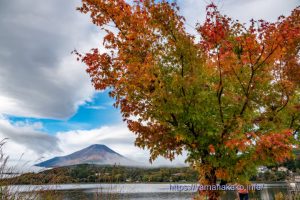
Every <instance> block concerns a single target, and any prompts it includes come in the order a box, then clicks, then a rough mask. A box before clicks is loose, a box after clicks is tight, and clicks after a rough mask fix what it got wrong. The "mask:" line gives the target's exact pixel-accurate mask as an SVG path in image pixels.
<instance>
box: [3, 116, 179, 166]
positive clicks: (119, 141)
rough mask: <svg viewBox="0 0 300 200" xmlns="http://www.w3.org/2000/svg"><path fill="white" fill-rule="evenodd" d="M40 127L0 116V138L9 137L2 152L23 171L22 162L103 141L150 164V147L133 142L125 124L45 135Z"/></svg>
mask: <svg viewBox="0 0 300 200" xmlns="http://www.w3.org/2000/svg"><path fill="white" fill-rule="evenodd" d="M41 128H42V125H41V124H40V123H33V124H29V123H26V122H24V123H23V122H22V123H13V122H11V121H9V120H8V119H6V118H4V117H1V118H0V138H8V140H7V142H6V144H5V146H4V153H5V154H6V155H9V156H10V163H11V164H10V165H13V166H14V165H18V167H17V168H20V166H22V167H21V170H22V171H24V169H22V168H24V166H26V167H27V168H26V170H31V169H32V168H31V166H32V165H33V164H35V163H37V162H40V161H42V160H47V159H50V158H52V157H55V156H63V155H68V154H70V153H73V152H75V151H78V150H81V149H83V148H85V147H88V146H90V145H92V144H105V145H106V146H108V147H109V148H111V149H113V150H114V151H116V152H118V153H120V154H121V155H123V156H125V157H127V158H129V159H132V160H134V161H136V162H138V163H141V164H144V165H148V166H150V163H149V151H147V150H142V149H140V148H138V147H135V146H134V140H135V135H134V134H133V133H131V132H130V131H129V130H128V129H127V127H126V126H125V125H114V126H103V127H100V128H97V129H92V130H74V131H67V132H58V133H57V134H55V135H48V134H46V133H44V132H42V131H41ZM16 150H17V151H16ZM184 158H185V156H179V157H178V158H177V159H175V161H173V162H170V161H168V160H166V159H164V158H158V159H157V160H156V161H155V162H154V163H153V165H152V166H160V165H173V166H174V165H184ZM24 163H27V164H26V165H24ZM33 169H35V168H33Z"/></svg>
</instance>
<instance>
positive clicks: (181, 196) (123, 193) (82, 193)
mask: <svg viewBox="0 0 300 200" xmlns="http://www.w3.org/2000/svg"><path fill="white" fill-rule="evenodd" d="M261 186H262V185H261ZM188 187H190V188H188ZM197 187H198V185H196V184H188V183H184V184H183V183H180V184H179V183H178V184H177V183H170V184H169V183H163V184H160V183H157V184H148V183H136V184H135V183H134V184H130V183H128V184H60V185H39V186H37V185H18V186H10V188H9V189H10V190H11V191H13V192H16V191H17V192H20V193H23V194H26V192H29V191H39V190H41V191H45V190H53V191H57V193H59V194H60V195H61V196H62V197H63V198H62V199H64V200H78V199H120V200H125V199H126V200H127V199H130V200H131V199H132V200H177V199H178V200H188V199H189V200H190V199H192V197H193V195H194V194H195V192H196V191H197ZM176 188H177V190H176ZM278 192H282V193H283V194H287V186H286V184H285V183H284V182H279V183H271V184H263V188H262V190H260V191H259V190H256V191H255V192H254V193H252V194H250V197H252V198H255V199H257V200H258V199H261V200H274V195H275V194H276V193H278ZM224 193H225V194H224V196H223V198H222V199H223V200H233V199H235V198H236V195H235V191H226V192H224Z"/></svg>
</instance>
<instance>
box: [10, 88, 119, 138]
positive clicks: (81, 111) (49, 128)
mask: <svg viewBox="0 0 300 200" xmlns="http://www.w3.org/2000/svg"><path fill="white" fill-rule="evenodd" d="M113 103H114V101H113V99H112V98H110V97H109V95H108V91H103V92H97V93H95V94H94V95H93V97H92V100H91V101H88V102H86V103H85V104H83V105H80V106H79V107H78V108H77V111H76V113H74V115H73V116H71V117H69V118H67V119H62V120H61V119H47V118H45V119H43V118H33V117H20V116H12V115H7V117H8V119H9V120H11V121H12V122H13V123H18V122H24V121H26V122H27V123H30V124H32V123H37V122H40V123H42V124H43V127H42V130H43V131H45V132H47V133H49V134H55V133H57V132H64V131H71V130H91V129H94V128H98V127H101V126H103V125H108V126H109V125H113V124H119V123H122V117H121V114H120V111H119V109H118V108H115V107H114V106H113Z"/></svg>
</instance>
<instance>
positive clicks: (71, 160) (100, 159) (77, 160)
mask: <svg viewBox="0 0 300 200" xmlns="http://www.w3.org/2000/svg"><path fill="white" fill-rule="evenodd" d="M78 164H98V165H114V164H117V165H132V164H134V162H133V161H131V160H129V159H127V158H126V157H124V156H122V155H120V154H119V153H117V152H115V151H114V150H112V149H110V148H109V147H107V146H106V145H104V144H93V145H90V146H88V147H86V148H84V149H81V150H79V151H76V152H74V153H71V154H69V155H66V156H61V157H54V158H52V159H50V160H46V161H44V162H41V163H38V164H36V166H39V167H48V168H49V167H61V166H68V165H78Z"/></svg>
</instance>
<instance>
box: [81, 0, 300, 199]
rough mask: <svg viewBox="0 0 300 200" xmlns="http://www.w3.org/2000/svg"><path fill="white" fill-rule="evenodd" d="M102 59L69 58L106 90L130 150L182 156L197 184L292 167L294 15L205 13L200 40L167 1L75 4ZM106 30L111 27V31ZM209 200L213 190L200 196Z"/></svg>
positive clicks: (297, 22)
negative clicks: (91, 27)
mask: <svg viewBox="0 0 300 200" xmlns="http://www.w3.org/2000/svg"><path fill="white" fill-rule="evenodd" d="M78 9H79V10H80V11H81V12H83V13H89V14H90V17H91V19H92V22H93V23H94V24H96V25H97V26H98V27H100V28H101V29H102V30H103V31H104V32H105V33H106V35H105V36H104V38H103V45H104V47H105V48H106V51H104V52H100V50H99V49H98V48H94V49H92V50H91V52H88V53H86V54H84V55H82V54H80V53H78V52H77V55H78V56H79V57H78V58H79V59H80V60H81V61H82V62H84V63H85V64H86V65H87V66H88V69H87V72H88V73H89V75H90V77H91V79H92V83H93V85H94V87H95V88H96V89H97V90H104V89H109V90H110V93H109V95H110V96H111V97H112V98H114V99H115V104H114V105H115V106H116V107H119V108H120V110H121V113H122V117H123V119H124V121H125V122H127V124H128V127H129V129H130V130H131V131H132V132H134V133H135V134H136V142H135V144H136V145H137V146H139V147H142V148H147V149H149V150H150V153H151V158H150V161H153V160H154V159H156V158H157V157H158V156H163V157H165V158H168V159H170V160H172V159H174V157H175V156H176V155H178V154H181V153H182V151H186V152H188V155H187V160H186V161H187V162H188V163H190V164H191V165H192V166H193V167H195V168H196V169H198V171H199V174H200V176H199V181H200V183H201V184H210V185H213V184H216V183H217V182H218V181H219V180H223V181H227V182H239V183H243V182H245V181H247V180H249V177H250V176H251V175H253V174H255V173H256V168H257V166H260V165H269V164H272V163H278V162H283V161H285V160H287V159H291V158H292V157H293V155H292V151H291V150H292V148H293V145H294V146H295V145H297V134H298V133H299V129H300V90H299V88H300V63H299V50H300V10H299V8H296V9H295V10H293V12H292V13H291V15H290V16H288V17H283V16H280V17H279V18H278V20H277V21H276V22H274V23H269V22H266V21H263V20H259V21H254V20H252V21H251V22H250V25H249V26H246V25H243V24H241V23H240V22H238V21H235V20H232V19H231V18H229V17H227V16H225V15H222V14H221V13H220V12H219V11H218V10H217V7H216V6H215V5H214V4H211V5H209V6H208V7H207V16H206V20H205V22H204V23H203V24H198V25H197V27H196V29H197V31H198V33H199V34H200V35H201V37H200V40H198V39H196V36H195V35H192V34H190V33H188V32H187V31H186V30H185V27H184V23H185V19H184V17H182V16H180V15H179V13H178V10H179V8H178V7H177V5H176V4H175V3H169V2H167V1H164V0H163V1H160V2H156V1H154V0H142V1H134V2H133V3H131V4H129V3H126V1H124V0H82V6H81V7H80V8H78ZM112 27H113V28H112ZM201 195H208V196H209V199H212V200H213V199H217V198H218V196H219V195H220V193H219V192H218V191H202V192H201Z"/></svg>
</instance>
